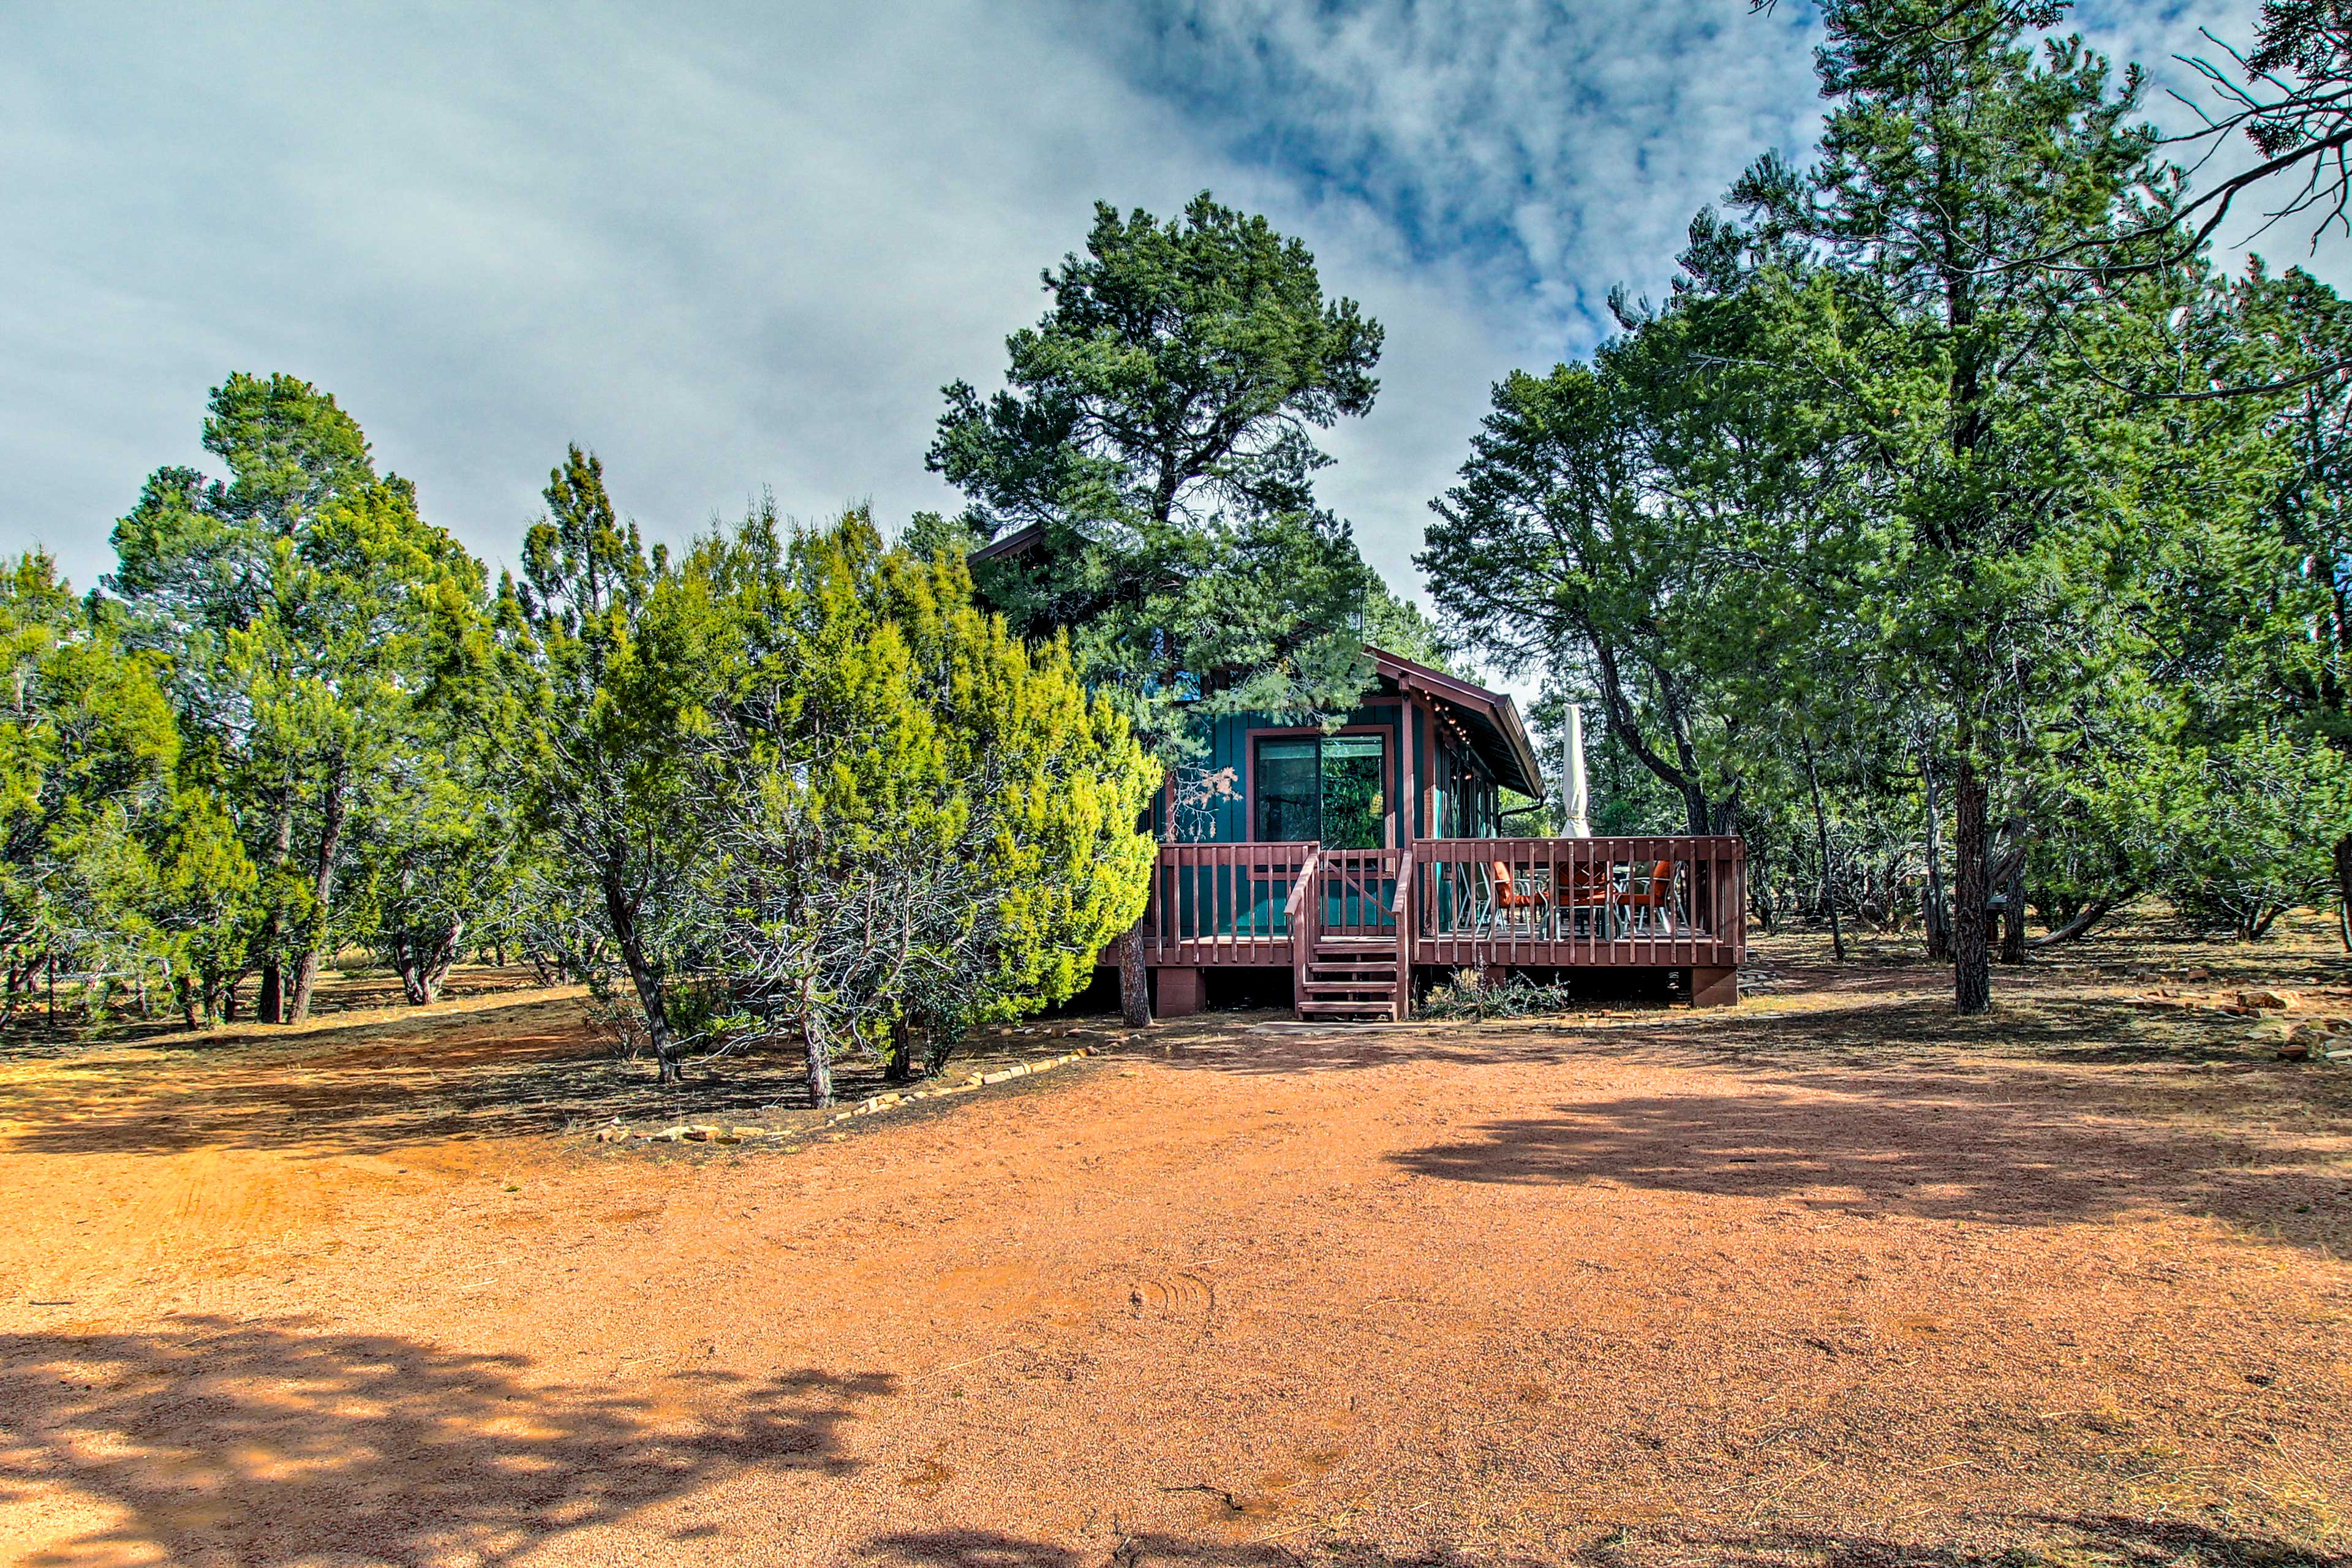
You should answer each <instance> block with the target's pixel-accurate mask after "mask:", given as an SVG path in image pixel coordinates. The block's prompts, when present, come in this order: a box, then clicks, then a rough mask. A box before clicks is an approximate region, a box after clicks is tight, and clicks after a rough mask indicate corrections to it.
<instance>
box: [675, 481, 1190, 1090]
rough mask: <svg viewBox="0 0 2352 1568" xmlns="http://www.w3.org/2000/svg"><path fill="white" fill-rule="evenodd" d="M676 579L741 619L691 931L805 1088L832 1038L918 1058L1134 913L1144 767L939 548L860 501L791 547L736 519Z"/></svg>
mask: <svg viewBox="0 0 2352 1568" xmlns="http://www.w3.org/2000/svg"><path fill="white" fill-rule="evenodd" d="M689 570H697V571H707V572H709V573H711V574H714V575H716V576H719V577H722V578H723V579H725V580H726V581H728V582H729V583H730V584H732V585H733V586H734V587H735V589H736V591H737V593H738V595H739V596H741V597H747V598H750V599H751V600H752V601H754V602H755V603H756V604H757V605H758V606H759V609H760V611H761V624H760V626H758V628H757V629H756V631H755V633H754V637H755V638H756V639H757V642H758V650H759V651H758V653H757V655H756V657H755V658H753V659H752V660H751V662H750V664H749V667H748V668H747V673H746V676H745V679H744V681H743V683H742V685H741V687H740V691H739V693H738V695H737V697H736V699H735V700H732V701H731V702H730V704H729V705H728V706H727V708H726V710H725V711H724V713H723V714H722V716H721V719H720V722H719V735H718V740H717V743H716V745H715V747H714V754H713V760H714V767H713V778H714V781H715V783H714V787H713V790H712V792H711V793H712V797H713V798H714V799H715V800H717V801H719V802H720V803H722V804H721V807H720V810H721V816H720V817H719V823H718V826H717V835H716V836H717V838H718V841H719V843H720V844H722V845H723V846H724V847H725V854H724V858H722V859H721V861H720V862H719V864H718V866H717V867H716V868H715V869H714V876H715V879H716V881H715V887H714V890H713V893H712V896H711V897H710V899H709V903H710V905H711V907H712V908H713V909H714V910H717V911H719V913H720V916H721V921H720V926H719V929H718V930H717V931H715V932H714V933H713V935H712V938H711V941H712V942H713V944H714V946H715V947H716V948H717V949H719V951H720V952H722V954H723V956H722V957H721V959H720V960H719V963H720V967H722V968H723V969H724V970H725V972H726V973H730V974H733V975H736V976H738V977H739V979H738V992H739V994H740V997H741V999H742V1002H743V1005H744V1006H745V1008H746V1019H745V1025H744V1028H745V1031H746V1033H747V1035H748V1036H750V1037H768V1038H773V1037H789V1038H791V1039H792V1040H793V1042H794V1043H796V1044H797V1045H798V1046H799V1047H801V1049H802V1050H803V1052H804V1053H805V1055H806V1059H807V1061H808V1066H809V1073H810V1082H811V1089H812V1094H813V1096H814V1099H815V1100H817V1101H818V1102H819V1103H823V1102H824V1100H825V1099H826V1098H827V1096H828V1095H829V1071H830V1063H831V1060H832V1058H833V1057H834V1056H835V1054H836V1053H837V1052H838V1051H839V1050H841V1049H843V1048H845V1047H849V1046H852V1045H854V1044H856V1043H858V1042H861V1041H863V1042H872V1041H875V1040H877V1039H879V1038H882V1037H886V1036H889V1035H893V1034H895V1035H896V1037H897V1038H898V1043H899V1049H900V1051H901V1053H902V1056H903V1052H904V1051H905V1050H906V1049H907V1048H908V1046H909V1044H910V1043H911V1040H912V1038H914V1037H920V1038H921V1039H922V1040H923V1042H924V1044H925V1047H926V1055H927V1056H928V1057H929V1058H930V1060H931V1062H932V1064H933V1065H934V1066H936V1065H937V1063H938V1062H939V1061H940V1059H942V1058H944V1056H945V1054H946V1052H947V1050H948V1049H949V1048H950V1047H951V1045H952V1043H953V1042H954V1040H955V1039H957V1038H958V1037H961V1034H962V1033H963V1032H964V1030H966V1029H967V1028H969V1027H970V1026H972V1025H973V1024H975V1023H980V1022H983V1021H988V1020H993V1019H1003V1018H1010V1017H1014V1016H1019V1015H1021V1014H1023V1013H1025V1012H1030V1011H1034V1010H1035V1009H1036V1008H1038V1007H1041V1006H1045V1005H1051V1004H1052V1003H1055V1002H1058V1001H1061V1000H1064V999H1066V997H1068V996H1069V995H1071V994H1074V993H1075V992H1076V990H1077V989H1078V988H1079V987H1080V986H1081V985H1083V984H1085V982H1086V980H1087V976H1088V975H1089V974H1090V973H1091V971H1092V968H1093V965H1094V961H1095V955H1096V954H1097V952H1099V951H1100V950H1101V948H1102V947H1103V945H1104V944H1105V943H1106V942H1108V941H1109V940H1110V939H1111V938H1112V937H1113V936H1114V935H1116V934H1118V932H1119V931H1124V930H1125V929H1127V928H1128V927H1129V926H1130V925H1132V924H1133V923H1134V921H1135V920H1136V918H1137V917H1138V916H1139V914H1140V913H1141V910H1142V902H1143V897H1144V891H1145V888H1146V886H1147V883H1148V879H1149V876H1150V866H1151V863H1152V856H1153V847H1152V845H1151V844H1150V840H1149V839H1147V838H1145V837H1143V836H1142V835H1140V834H1139V833H1137V832H1136V831H1135V828H1134V824H1135V821H1136V819H1137V816H1138V815H1139V813H1140V811H1141V810H1142V808H1143V805H1144V804H1145V802H1146V801H1147V800H1148V798H1149V797H1150V793H1151V791H1152V789H1153V788H1154V787H1156V785H1157V784H1158V782H1159V770H1158V769H1157V768H1156V767H1154V766H1152V765H1151V764H1150V763H1149V762H1148V761H1147V760H1146V758H1145V757H1144V755H1143V752H1142V751H1141V749H1140V747H1139V745H1138V744H1137V743H1136V742H1135V741H1134V740H1133V739H1132V737H1131V736H1130V734H1129V730H1128V726H1127V724H1126V721H1124V719H1122V718H1121V717H1120V716H1119V715H1118V712H1117V710H1115V709H1114V708H1113V707H1112V706H1111V705H1110V704H1109V703H1108V702H1107V701H1105V700H1102V699H1101V698H1099V697H1097V698H1093V699H1089V697H1088V696H1087V692H1086V690H1085V689H1084V687H1083V685H1082V684H1081V682H1080V681H1079V679H1077V675H1076V670H1075V668H1073V666H1072V664H1071V660H1070V658H1069V654H1068V650H1067V648H1066V647H1065V646H1064V645H1063V644H1061V643H1059V642H1057V641H1054V642H1047V643H1045V644H1044V645H1042V646H1040V647H1037V648H1035V649H1032V648H1030V647H1025V646H1024V644H1023V642H1022V641H1021V639H1019V638H1017V637H1013V635H1011V633H1010V632H1009V631H1008V630H1007V629H1006V627H1005V626H1004V624H1003V620H1002V619H1001V618H998V617H995V616H989V615H986V614H984V613H983V612H982V611H981V610H980V609H979V608H978V607H977V606H976V605H974V603H973V599H972V588H971V575H970V573H969V569H968V568H967V567H966V565H965V564H964V562H963V560H962V558H961V556H960V555H958V554H956V553H954V552H941V553H940V554H938V555H935V556H932V557H930V558H929V559H926V558H923V557H920V556H918V555H916V554H914V553H913V552H909V551H907V550H904V549H900V550H886V549H885V548H884V547H883V545H882V542H881V540H880V538H879V536H878V535H877V533H876V532H875V531H874V529H873V526H872V524H871V522H870V521H868V520H867V519H866V516H865V515H864V514H863V513H862V512H852V513H850V514H848V515H847V516H845V517H844V518H843V519H842V520H841V521H839V522H838V523H837V524H835V526H834V527H832V528H830V529H827V530H824V531H796V532H794V533H793V535H792V536H791V537H790V538H789V540H784V539H780V538H779V535H778V532H777V531H776V529H775V527H774V524H773V521H772V519H770V518H766V517H761V516H755V517H754V518H753V519H752V520H751V521H749V522H748V523H747V524H746V526H745V527H744V528H743V529H742V530H741V531H739V533H738V534H737V536H736V537H735V539H734V540H733V541H731V542H729V543H727V544H726V545H724V546H721V545H719V544H718V543H717V542H713V543H712V544H710V545H707V546H705V547H703V548H702V549H699V550H698V551H697V552H696V554H695V556H694V558H693V561H692V562H691V563H689ZM899 1065H900V1066H901V1068H903V1066H904V1063H903V1059H902V1060H901V1062H900V1064H899Z"/></svg>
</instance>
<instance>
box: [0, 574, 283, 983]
mask: <svg viewBox="0 0 2352 1568" xmlns="http://www.w3.org/2000/svg"><path fill="white" fill-rule="evenodd" d="M0 658H5V661H6V668H7V675H6V679H7V683H8V685H7V706H6V708H5V711H0V846H5V856H0V959H5V966H6V968H7V970H8V972H9V973H10V974H11V975H12V976H16V975H20V974H22V973H26V972H27V971H29V970H30V968H31V967H32V966H33V965H34V964H36V963H44V962H58V963H62V964H63V965H64V966H66V967H67V968H68V969H81V970H91V971H97V972H99V973H107V974H110V975H117V976H128V977H131V978H132V979H134V980H136V981H138V982H139V983H141V984H145V983H148V982H151V981H152V982H157V983H163V982H169V983H171V984H173V985H175V986H176V987H178V988H179V989H180V991H181V993H182V994H183V996H184V998H195V999H199V1000H201V1001H203V1002H204V1003H205V1005H207V1006H209V1005H215V1004H216V1002H217V997H218V993H219V983H220V976H221V975H222V974H223V973H225V972H226V968H228V967H233V966H234V964H235V963H236V960H237V958H238V956H239V952H238V942H239V930H240V926H241V924H242V922H243V921H244V920H246V919H247V918H248V917H249V915H250V912H251V911H250V903H249V900H250V896H251V892H252V889H253V873H252V868H251V865H250V864H249V862H247V859H246V858H245V856H244V854H243V852H242V849H241V848H240V847H238V846H237V845H236V842H235V840H234V837H233V836H231V837H226V839H225V838H224V836H223V829H224V827H225V826H226V824H225V818H224V816H223V814H222V812H221V809H220V807H219V805H218V804H217V803H216V802H215V800H214V799H213V798H212V797H211V796H209V795H206V794H205V793H204V792H203V791H201V790H198V789H189V788H183V787H181V786H180V784H178V776H179V772H180V762H181V743H180V735H179V731H178V729H177V727H176V725H175V723H174V722H173V713H172V708H171V704H170V701H169V700H168V698H167V697H166V695H165V692H164V689H163V685H162V684H161V682H160V681H159V680H158V679H157V661H156V660H155V659H154V658H152V657H151V656H148V655H144V654H141V653H137V652H132V651H131V650H128V649H125V648H124V647H122V646H121V643H120V642H119V641H118V640H117V639H116V638H115V637H114V636H113V635H112V634H111V633H110V631H108V630H106V629H104V628H103V627H102V626H100V624H98V623H97V622H95V621H93V619H92V618H91V616H89V613H88V611H87V609H86V607H85V606H83V605H80V604H79V603H78V602H77V601H76V600H75V599H74V597H73V595H72V594H71V592H70V591H69V590H68V588H67V586H66V584H64V583H62V582H60V581H59V580H58V577H57V575H56V567H55V563H53V562H51V561H50V559H49V558H48V557H47V556H46V555H43V554H40V553H37V552H36V553H32V554H27V555H25V556H23V557H20V558H19V559H17V560H16V561H14V562H11V563H8V565H7V570H6V575H5V581H0ZM11 989H12V990H13V989H14V987H13V986H12V987H11Z"/></svg>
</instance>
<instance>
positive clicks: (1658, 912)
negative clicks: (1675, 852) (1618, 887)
mask: <svg viewBox="0 0 2352 1568" xmlns="http://www.w3.org/2000/svg"><path fill="white" fill-rule="evenodd" d="M1617 902H1618V906H1619V907H1620V908H1621V909H1622V910H1625V911H1626V925H1627V929H1628V930H1631V928H1632V926H1633V923H1634V922H1635V921H1640V922H1642V923H1643V924H1646V925H1649V926H1652V927H1654V928H1655V929H1659V930H1663V931H1665V932H1666V934H1667V935H1669V936H1671V935H1673V934H1674V929H1675V863H1674V862H1673V861H1671V860H1656V861H1653V862H1651V865H1650V874H1649V875H1648V876H1647V877H1640V876H1633V877H1628V878H1627V879H1626V883H1625V890H1624V891H1623V892H1622V893H1620V894H1619V895H1618V896H1617Z"/></svg>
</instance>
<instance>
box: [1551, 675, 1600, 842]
mask: <svg viewBox="0 0 2352 1568" xmlns="http://www.w3.org/2000/svg"><path fill="white" fill-rule="evenodd" d="M1559 752H1560V758H1559V768H1560V772H1559V777H1560V786H1559V788H1560V805H1562V807H1563V808H1564V814H1565V816H1566V818H1567V824H1566V828H1567V834H1568V837H1570V838H1590V837H1592V823H1591V819H1590V816H1589V813H1590V812H1591V805H1592V801H1591V793H1592V788H1591V783H1590V782H1589V781H1588V780H1587V779H1586V778H1585V776H1584V710H1583V709H1582V708H1581V707H1580V706H1579V705H1578V704H1576V703H1573V702H1571V703H1570V704H1569V705H1568V734H1567V737H1566V738H1565V739H1563V740H1562V741H1561V742H1560V746H1559Z"/></svg>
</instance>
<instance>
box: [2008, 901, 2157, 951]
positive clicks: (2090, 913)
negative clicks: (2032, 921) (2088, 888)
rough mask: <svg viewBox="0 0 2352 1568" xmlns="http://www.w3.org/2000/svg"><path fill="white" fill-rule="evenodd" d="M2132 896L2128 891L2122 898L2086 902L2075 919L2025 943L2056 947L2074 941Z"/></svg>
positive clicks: (2077, 912)
mask: <svg viewBox="0 0 2352 1568" xmlns="http://www.w3.org/2000/svg"><path fill="white" fill-rule="evenodd" d="M2132 896H2133V895H2132V894H2130V893H2126V894H2124V895H2123V896H2122V897H2120V898H2114V899H2093V900H2091V901H2090V902H2089V903H2087V904H2084V906H2083V907H2082V908H2081V909H2080V910H2076V911H2075V913H2074V919H2073V920H2070V921H2067V922H2066V923H2065V924H2064V925H2063V926H2060V927H2059V928H2058V929H2057V930H2055V931H2044V932H2043V933H2042V935H2040V936H2037V937H2035V938H2034V939H2033V940H2032V941H2031V942H2027V943H2026V944H2025V945H2026V946H2028V947H2056V946H2057V945H2058V944H2059V943H2060V942H2072V941H2074V939H2075V938H2076V937H2078V936H2081V935H2082V934H2083V933H2084V931H2089V930H2090V929H2091V928H2092V927H2093V926H2095V925H2097V924H2098V923H2099V922H2100V921H2103V920H2105V918H2106V915H2107V911H2108V910H2112V909H2114V908H2115V907H2116V905H2117V904H2120V903H2126V902H2128V901H2129V900H2131V898H2132Z"/></svg>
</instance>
